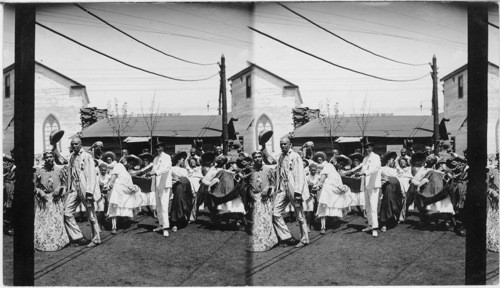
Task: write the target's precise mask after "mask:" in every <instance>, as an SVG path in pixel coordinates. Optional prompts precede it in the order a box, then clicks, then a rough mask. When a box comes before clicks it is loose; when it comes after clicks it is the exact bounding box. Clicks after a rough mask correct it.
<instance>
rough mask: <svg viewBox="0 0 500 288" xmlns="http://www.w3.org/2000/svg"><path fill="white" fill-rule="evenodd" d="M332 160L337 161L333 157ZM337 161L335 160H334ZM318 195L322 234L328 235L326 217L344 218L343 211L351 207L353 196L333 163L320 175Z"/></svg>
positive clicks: (326, 165)
mask: <svg viewBox="0 0 500 288" xmlns="http://www.w3.org/2000/svg"><path fill="white" fill-rule="evenodd" d="M332 159H335V158H334V157H332ZM333 161H335V160H333ZM315 188H316V189H319V193H318V211H317V212H316V216H317V217H319V218H320V219H321V232H320V234H323V235H324V234H325V233H326V217H338V218H343V217H344V215H343V210H344V209H345V208H348V207H350V206H351V203H352V196H351V194H352V193H351V190H350V189H349V187H348V186H346V185H344V184H342V179H341V177H340V174H339V173H338V172H337V170H336V169H335V167H334V166H333V164H332V163H327V164H325V166H324V167H323V170H321V173H320V180H319V183H318V184H317V185H316V187H315Z"/></svg>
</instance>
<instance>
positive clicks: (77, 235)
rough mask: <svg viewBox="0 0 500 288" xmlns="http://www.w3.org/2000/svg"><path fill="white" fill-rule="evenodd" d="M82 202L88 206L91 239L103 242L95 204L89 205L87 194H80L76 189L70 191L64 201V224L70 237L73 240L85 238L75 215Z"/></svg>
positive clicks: (95, 241) (97, 242)
mask: <svg viewBox="0 0 500 288" xmlns="http://www.w3.org/2000/svg"><path fill="white" fill-rule="evenodd" d="M80 203H83V204H84V205H85V208H86V213H87V218H88V220H89V222H90V233H91V235H90V237H91V240H92V242H94V243H96V244H99V243H101V236H100V232H101V231H100V230H99V223H98V222H97V217H96V213H95V208H94V205H87V199H85V196H84V195H79V193H78V192H76V191H71V192H70V193H68V194H67V195H66V199H65V201H64V206H65V207H64V226H65V227H66V231H67V232H68V235H69V238H70V240H71V241H75V240H79V239H81V238H83V234H82V230H80V227H79V226H78V223H76V220H75V216H74V213H75V211H76V208H77V207H78V206H79V205H80Z"/></svg>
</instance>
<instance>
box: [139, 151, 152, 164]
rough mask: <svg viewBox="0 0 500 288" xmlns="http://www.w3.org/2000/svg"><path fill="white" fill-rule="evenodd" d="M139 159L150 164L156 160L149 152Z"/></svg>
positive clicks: (141, 155)
mask: <svg viewBox="0 0 500 288" xmlns="http://www.w3.org/2000/svg"><path fill="white" fill-rule="evenodd" d="M139 158H141V159H142V160H143V161H144V160H148V161H149V162H153V160H154V159H155V157H154V156H153V154H151V153H149V152H145V153H142V154H140V155H139Z"/></svg>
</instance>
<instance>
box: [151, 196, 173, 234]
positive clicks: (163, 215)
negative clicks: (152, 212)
mask: <svg viewBox="0 0 500 288" xmlns="http://www.w3.org/2000/svg"><path fill="white" fill-rule="evenodd" d="M155 194H156V215H157V216H158V222H159V224H160V226H161V227H163V229H167V228H169V227H170V222H169V221H168V205H169V202H170V194H172V188H165V189H164V190H160V191H156V192H155Z"/></svg>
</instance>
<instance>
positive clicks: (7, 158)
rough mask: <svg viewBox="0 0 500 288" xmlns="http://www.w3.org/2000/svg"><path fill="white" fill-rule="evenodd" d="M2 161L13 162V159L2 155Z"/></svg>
mask: <svg viewBox="0 0 500 288" xmlns="http://www.w3.org/2000/svg"><path fill="white" fill-rule="evenodd" d="M3 161H4V162H14V158H12V157H10V156H9V155H5V154H3Z"/></svg>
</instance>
